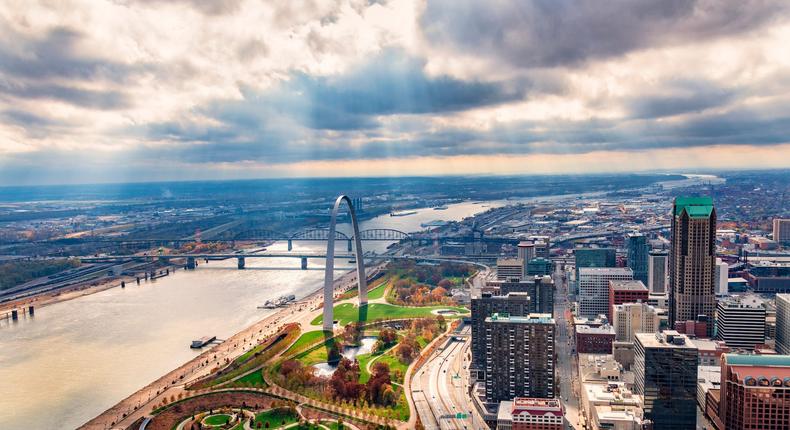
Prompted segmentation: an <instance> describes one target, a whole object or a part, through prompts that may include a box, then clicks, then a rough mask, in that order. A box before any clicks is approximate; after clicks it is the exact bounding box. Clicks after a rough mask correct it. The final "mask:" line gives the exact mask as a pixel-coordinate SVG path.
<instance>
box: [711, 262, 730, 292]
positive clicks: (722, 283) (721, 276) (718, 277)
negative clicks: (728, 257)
mask: <svg viewBox="0 0 790 430" xmlns="http://www.w3.org/2000/svg"><path fill="white" fill-rule="evenodd" d="M729 269H730V266H729V264H727V263H725V262H723V261H722V260H721V258H717V259H716V270H715V271H714V272H713V283H714V284H715V285H716V294H727V292H728V290H729V288H728V285H727V283H728V282H729V280H730V279H729Z"/></svg>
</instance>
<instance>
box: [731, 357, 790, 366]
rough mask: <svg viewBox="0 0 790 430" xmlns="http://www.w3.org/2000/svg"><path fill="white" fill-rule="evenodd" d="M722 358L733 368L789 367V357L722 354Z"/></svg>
mask: <svg viewBox="0 0 790 430" xmlns="http://www.w3.org/2000/svg"><path fill="white" fill-rule="evenodd" d="M724 358H725V359H726V360H727V364H731V365H733V366H760V367H771V366H776V367H790V355H778V354H777V355H745V354H724Z"/></svg>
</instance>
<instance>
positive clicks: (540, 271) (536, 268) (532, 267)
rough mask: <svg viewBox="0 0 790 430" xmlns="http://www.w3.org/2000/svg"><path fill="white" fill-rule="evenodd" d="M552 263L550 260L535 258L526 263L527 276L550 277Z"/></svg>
mask: <svg viewBox="0 0 790 430" xmlns="http://www.w3.org/2000/svg"><path fill="white" fill-rule="evenodd" d="M551 268H552V263H551V260H549V259H546V258H543V257H537V258H533V259H532V260H529V261H528V262H527V271H526V272H525V273H526V274H527V276H543V275H551Z"/></svg>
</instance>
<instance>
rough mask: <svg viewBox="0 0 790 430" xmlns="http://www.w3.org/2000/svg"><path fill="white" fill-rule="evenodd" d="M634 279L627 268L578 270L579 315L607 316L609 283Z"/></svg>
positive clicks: (632, 273) (583, 268)
mask: <svg viewBox="0 0 790 430" xmlns="http://www.w3.org/2000/svg"><path fill="white" fill-rule="evenodd" d="M632 279H634V272H633V271H632V270H631V269H630V268H628V267H582V268H580V269H579V315H581V316H585V317H595V316H597V315H600V314H604V315H608V314H609V281H627V280H632Z"/></svg>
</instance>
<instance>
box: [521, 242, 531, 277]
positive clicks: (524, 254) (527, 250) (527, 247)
mask: <svg viewBox="0 0 790 430" xmlns="http://www.w3.org/2000/svg"><path fill="white" fill-rule="evenodd" d="M533 258H535V243H534V242H532V241H528V240H522V241H521V242H519V243H518V259H519V260H521V262H522V263H523V264H524V268H523V272H524V273H527V267H528V265H529V261H530V260H532V259H533Z"/></svg>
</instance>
